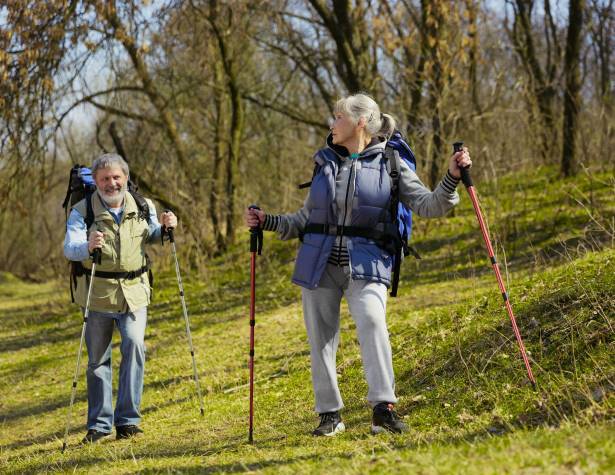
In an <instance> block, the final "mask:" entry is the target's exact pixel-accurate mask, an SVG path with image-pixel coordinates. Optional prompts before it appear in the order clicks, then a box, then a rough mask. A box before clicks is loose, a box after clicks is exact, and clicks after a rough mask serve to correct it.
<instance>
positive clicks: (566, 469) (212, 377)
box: [0, 0, 615, 475]
mask: <svg viewBox="0 0 615 475" xmlns="http://www.w3.org/2000/svg"><path fill="white" fill-rule="evenodd" d="M614 10H615V0H456V1H455V0H381V1H375V0H374V1H371V0H270V1H263V0H254V1H239V0H228V1H216V0H164V1H163V0H161V1H155V2H148V1H144V0H141V1H136V0H134V1H131V0H126V1H114V0H105V1H95V0H44V1H43V0H39V1H34V0H29V1H28V0H0V205H1V206H0V328H2V331H1V332H0V472H2V473H19V474H21V473H39V472H48V471H56V470H57V471H63V472H71V473H77V472H78V473H82V472H96V473H99V472H101V471H104V472H106V473H128V472H139V473H178V472H181V473H220V472H233V473H236V472H244V471H257V470H258V471H263V472H265V473H276V474H277V473H322V471H323V470H327V471H328V472H330V473H343V474H346V473H361V474H364V473H395V472H397V473H425V474H431V473H481V474H482V473H532V474H535V473H541V474H542V473H554V474H561V473H571V474H575V475H578V474H579V473H591V474H594V473H614V472H615V442H614V441H615V436H614V433H615V430H614V428H615V425H614V424H613V421H614V420H615V359H614V358H613V355H614V354H615V338H614V336H615V331H614V328H615V300H614V299H613V295H615V270H614V269H615V264H614V263H615V250H614V245H615V200H614V199H613V196H615V193H614V191H615V175H614V171H615V159H614V154H613V149H614V146H615V111H614V106H615V104H614V100H615V97H614V96H615V89H614V85H613V68H614V65H615V61H614V54H615V53H614V51H613V49H614V41H615V11H614ZM357 91H363V92H366V93H368V94H370V95H372V96H373V97H374V98H375V99H376V100H377V101H378V103H379V104H380V105H381V108H382V110H383V112H386V113H390V114H392V115H394V116H395V117H396V118H397V120H398V123H399V128H400V130H401V131H402V132H403V133H404V135H405V136H406V137H407V140H408V141H409V142H410V144H411V145H412V147H413V149H414V151H415V153H416V156H417V162H418V163H417V165H418V174H419V176H420V177H421V178H422V179H423V181H424V182H425V183H426V184H427V185H429V186H432V187H433V186H434V185H435V184H436V183H437V182H438V180H439V179H440V177H441V176H442V175H443V173H444V172H445V167H446V161H447V157H448V156H449V155H450V154H451V152H452V143H453V142H455V141H458V140H463V141H464V142H465V144H466V145H467V146H468V147H469V148H470V152H471V156H472V159H473V163H474V166H473V168H472V175H473V178H474V183H475V185H476V187H477V190H478V193H479V198H480V203H481V206H482V211H483V214H484V215H485V219H486V222H487V224H488V227H489V231H490V235H491V238H492V241H493V245H494V248H495V253H496V255H497V259H498V262H500V263H501V268H502V272H503V275H504V280H505V282H506V286H507V290H508V291H509V295H510V298H511V301H512V304H513V307H514V309H515V314H516V316H517V322H518V324H519V331H520V333H521V334H522V335H523V338H524V341H525V345H526V348H527V352H528V355H529V358H530V361H531V365H532V368H533V371H534V375H535V377H536V380H537V382H538V384H537V386H536V388H532V387H531V386H530V384H529V381H528V379H527V377H526V372H525V368H524V366H523V362H522V359H521V358H520V357H519V350H518V348H517V344H516V341H515V338H514V336H513V331H512V328H511V326H510V322H509V321H508V317H507V315H506V312H505V310H504V309H503V306H502V300H501V294H500V292H499V289H498V287H497V285H496V283H495V281H494V279H493V275H492V272H491V269H490V265H489V260H488V258H487V255H486V253H485V248H484V244H483V242H482V240H481V235H480V231H479V230H478V226H477V222H476V217H475V215H474V210H473V209H472V205H471V204H470V200H469V199H468V198H467V196H466V193H465V191H464V190H463V189H462V188H463V187H462V185H460V186H459V192H460V195H461V202H460V204H459V206H458V207H456V208H455V210H454V212H453V213H450V214H449V215H447V216H446V217H444V218H441V219H435V220H426V219H418V218H417V219H416V220H415V221H414V230H413V239H412V243H413V245H414V246H415V247H416V248H417V250H418V252H419V253H420V254H421V255H422V257H423V258H422V259H421V260H415V259H413V258H409V259H408V260H407V262H404V265H403V266H402V272H401V283H400V292H399V296H398V297H397V298H391V299H389V300H388V302H387V325H388V329H389V333H390V336H391V346H392V351H393V363H394V370H395V375H396V391H397V393H398V396H399V402H398V405H397V409H398V411H399V413H400V414H401V415H402V417H404V420H405V421H406V422H407V424H408V426H409V428H410V430H409V432H408V433H406V434H402V435H399V436H395V435H390V434H381V435H380V436H378V437H372V436H371V435H370V434H369V429H370V418H369V416H370V414H371V413H370V408H369V406H368V404H367V402H366V400H365V394H366V392H367V387H366V383H365V378H364V375H363V370H362V364H361V359H360V356H359V355H360V350H359V345H358V343H357V341H356V338H355V332H354V331H353V326H354V323H353V321H352V318H351V317H350V316H349V314H348V309H347V306H345V305H344V304H343V305H342V308H341V314H342V315H341V317H342V318H341V330H342V331H341V340H340V348H339V351H338V353H337V362H338V365H337V371H338V376H339V381H340V389H341V392H342V394H343V395H344V401H345V404H346V407H345V409H344V413H343V414H344V420H345V422H346V424H347V431H346V432H345V433H344V434H342V435H341V436H339V437H336V438H335V439H334V440H330V439H329V440H324V441H323V440H322V438H314V437H312V436H311V435H310V433H311V430H312V429H313V428H314V427H315V424H316V422H317V417H316V416H315V414H314V413H313V394H312V391H311V385H310V383H309V381H310V361H309V344H308V342H307V336H306V334H305V329H304V325H303V321H302V318H301V297H300V291H299V288H298V287H297V286H295V285H292V284H291V282H290V275H291V273H292V268H293V262H294V257H295V255H296V249H297V242H296V241H292V242H280V241H278V240H277V239H275V237H274V235H273V234H266V235H265V247H264V251H263V254H262V255H261V256H260V257H259V258H258V261H257V263H258V264H257V305H256V307H257V325H256V328H255V331H256V342H257V343H256V353H255V354H256V356H255V358H256V362H255V377H256V396H255V408H256V409H255V444H254V445H251V444H248V443H247V422H248V419H247V411H248V389H247V388H248V363H247V362H248V341H249V340H248V331H249V326H248V302H249V300H250V299H249V297H250V286H249V269H250V256H249V252H248V249H249V248H248V233H247V232H246V229H245V227H244V226H243V224H242V214H243V210H244V208H245V207H246V206H247V205H249V204H251V203H258V204H259V205H260V206H261V207H262V208H264V209H265V210H266V211H269V212H272V213H283V212H290V211H294V210H296V209H298V208H299V207H300V206H301V205H302V203H303V200H304V198H305V190H298V189H297V184H299V183H303V182H306V181H308V180H309V179H310V177H311V174H312V172H313V162H312V160H311V157H312V156H313V154H314V152H315V151H316V150H317V149H318V148H320V147H322V146H323V145H324V140H325V137H326V135H327V132H328V122H329V119H330V117H331V116H332V109H333V105H334V103H335V101H336V100H337V99H338V98H341V97H344V96H346V95H347V94H349V93H354V92H357ZM103 152H117V153H120V154H121V155H123V156H124V157H125V158H126V159H127V160H128V162H129V164H130V167H131V177H132V179H133V180H134V181H135V182H136V183H138V185H139V187H140V191H141V192H142V193H143V194H144V195H146V196H149V197H151V198H153V199H154V200H155V202H156V205H157V208H158V212H159V213H160V212H161V211H162V210H163V209H165V208H170V209H172V210H174V211H175V212H176V213H177V214H178V216H179V218H180V221H179V227H178V231H177V233H176V237H177V244H178V254H179V262H180V265H181V270H182V277H183V281H184V285H185V289H186V293H185V295H186V298H187V309H188V314H189V315H190V318H191V328H192V338H193V341H194V348H195V351H196V360H197V365H198V372H199V375H200V376H199V379H200V380H201V384H202V388H203V394H204V404H205V410H204V412H203V415H202V416H199V415H198V414H199V411H198V409H199V407H198V406H199V402H198V401H197V396H196V391H195V386H194V383H193V381H192V378H193V376H192V375H193V373H192V371H193V370H192V366H191V364H190V361H191V359H190V357H189V355H188V351H187V349H188V346H187V341H186V338H185V337H184V335H185V334H184V331H185V328H184V322H183V320H182V307H181V306H180V302H179V297H178V295H177V290H178V287H177V281H176V277H175V273H174V266H173V263H172V257H171V252H170V248H169V246H168V245H165V246H164V247H161V246H151V247H150V249H151V255H152V257H153V260H154V270H155V272H156V284H155V294H154V300H153V301H152V304H151V306H150V309H149V315H148V330H147V338H146V344H147V371H146V377H145V389H144V393H143V415H144V418H143V425H142V427H143V428H144V430H145V436H144V437H143V438H141V439H140V440H137V441H109V442H108V443H103V444H96V445H94V446H91V447H90V446H87V447H83V446H80V445H79V441H80V440H81V438H82V437H83V434H84V433H85V420H86V411H87V397H86V390H85V381H84V380H85V378H84V377H83V365H82V371H81V374H79V375H78V376H79V377H78V387H77V389H76V400H75V405H74V407H73V410H74V412H73V416H72V418H71V417H70V416H69V417H68V424H69V426H70V427H69V429H70V430H69V433H68V434H69V439H68V449H67V450H66V452H64V453H61V452H60V448H61V447H62V440H63V437H64V431H65V427H66V426H65V424H66V423H67V409H68V405H69V394H70V386H69V383H70V381H71V377H72V376H73V371H74V368H75V356H76V352H77V348H78V342H79V331H80V329H81V328H82V320H83V319H82V316H81V313H80V309H79V308H78V307H77V306H76V305H74V304H71V303H70V294H69V288H68V271H69V266H68V262H67V261H66V259H65V258H64V256H63V254H62V241H63V238H64V232H65V214H64V213H65V212H64V210H63V209H62V207H61V204H62V201H63V199H64V196H65V193H66V189H67V185H68V176H69V170H70V168H71V167H72V166H73V164H77V163H79V164H86V165H89V164H91V162H92V160H93V159H94V158H96V157H97V156H98V155H100V154H101V153H103ZM112 353H113V357H112V360H113V368H114V369H113V371H117V369H118V363H119V360H120V357H119V356H120V355H119V347H118V345H117V338H116V343H115V344H114V345H113V349H112ZM82 361H83V360H82ZM124 442H125V443H124Z"/></svg>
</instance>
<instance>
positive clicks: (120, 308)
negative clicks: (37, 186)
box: [64, 154, 177, 443]
mask: <svg viewBox="0 0 615 475" xmlns="http://www.w3.org/2000/svg"><path fill="white" fill-rule="evenodd" d="M128 173H129V172H128V164H127V163H126V161H125V160H124V159H123V158H122V157H120V156H119V155H115V154H104V155H102V156H100V157H98V158H97V159H96V160H94V163H93V164H92V175H93V177H94V181H95V182H96V188H97V189H96V191H95V192H94V193H93V194H92V195H91V198H90V202H91V208H90V216H93V223H92V225H91V226H89V229H87V226H86V216H87V213H88V203H87V201H86V200H85V199H84V200H81V201H80V202H78V203H76V204H75V205H74V206H73V208H72V210H71V212H70V215H69V218H68V222H67V226H66V237H65V239H64V255H65V256H66V257H67V258H68V259H70V260H71V261H77V263H76V265H77V267H78V268H79V269H80V270H81V272H78V273H77V275H78V276H79V277H78V278H77V284H76V292H75V301H76V302H77V303H78V304H79V305H80V306H81V307H82V308H84V307H85V305H86V298H87V290H88V284H89V278H90V273H91V261H90V259H89V256H90V254H92V253H93V251H94V250H95V249H97V248H99V249H101V253H102V259H101V263H100V264H99V265H97V266H96V271H95V272H96V274H95V277H94V282H93V285H92V293H91V296H90V307H89V308H90V313H89V317H88V321H87V324H86V334H85V340H86V345H87V349H88V368H87V386H88V421H87V428H88V432H87V434H86V436H85V438H84V439H83V442H84V443H87V442H97V441H99V440H100V439H102V438H103V437H105V436H108V435H109V434H111V432H112V429H113V426H114V425H115V428H116V436H117V438H118V439H125V438H129V437H132V436H135V435H138V434H141V433H142V432H143V431H142V430H141V429H140V428H139V423H140V422H141V414H140V412H139V406H140V404H141V394H142V392H143V369H144V363H145V346H144V341H143V340H144V336H145V324H146V321H147V306H148V304H149V303H150V295H151V287H150V281H149V278H148V272H147V270H148V268H149V266H148V262H147V259H146V255H145V244H147V243H153V242H161V234H162V233H163V230H162V226H161V225H160V222H162V225H163V226H165V227H166V228H174V227H176V225H177V218H176V217H175V215H174V214H173V213H171V212H167V213H162V215H161V217H160V221H158V219H157V218H156V209H155V207H154V204H153V203H152V202H151V201H150V200H148V199H145V203H147V207H146V208H148V213H149V216H148V215H147V214H148V213H145V214H144V213H143V209H140V206H139V200H141V203H143V202H142V200H143V198H142V197H140V196H138V195H135V194H133V193H132V192H130V191H128V189H127V187H128V186H127V185H128ZM141 208H143V205H142V206H141ZM114 326H116V327H117V328H118V330H119V332H120V335H121V339H122V341H121V346H120V351H121V354H122V361H121V364H120V375H119V389H118V394H117V402H116V405H115V411H113V403H112V383H111V381H112V378H111V337H112V334H113V328H114Z"/></svg>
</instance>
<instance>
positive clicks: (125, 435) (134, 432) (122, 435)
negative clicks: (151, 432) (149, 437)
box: [115, 425, 143, 440]
mask: <svg viewBox="0 0 615 475" xmlns="http://www.w3.org/2000/svg"><path fill="white" fill-rule="evenodd" d="M115 434H116V435H115V438H116V439H117V440H120V439H130V438H131V437H136V436H138V435H141V434H143V430H141V429H139V427H138V426H134V425H129V426H119V427H116V428H115Z"/></svg>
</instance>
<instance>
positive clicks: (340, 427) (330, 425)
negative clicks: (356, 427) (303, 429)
mask: <svg viewBox="0 0 615 475" xmlns="http://www.w3.org/2000/svg"><path fill="white" fill-rule="evenodd" d="M345 429H346V427H345V426H344V423H343V422H342V418H341V417H340V412H339V411H334V412H323V413H322V414H320V425H319V426H318V427H317V428H316V429H314V431H313V432H312V435H315V436H316V437H320V436H323V435H324V436H326V437H333V436H334V435H336V434H339V433H340V432H344V430H345Z"/></svg>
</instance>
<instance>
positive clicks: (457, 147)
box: [453, 142, 536, 387]
mask: <svg viewBox="0 0 615 475" xmlns="http://www.w3.org/2000/svg"><path fill="white" fill-rule="evenodd" d="M453 150H454V152H455V153H457V152H461V151H462V150H463V142H455V143H454V144H453ZM460 171H461V181H463V184H464V185H465V187H466V190H468V194H469V195H470V199H471V200H472V205H473V206H474V211H475V212H476V218H477V219H478V225H479V226H480V230H481V232H482V234H483V239H484V241H485V245H486V246H487V252H488V253H489V259H490V260H491V265H492V267H493V272H495V277H496V279H497V281H498V285H499V287H500V292H502V297H503V298H504V304H505V306H506V310H507V311H508V316H509V317H510V323H511V324H512V328H513V332H514V333H515V338H516V339H517V343H518V344H519V350H520V351H521V357H522V358H523V362H524V363H525V369H526V370H527V377H528V378H529V380H530V382H531V383H532V386H533V387H536V379H534V374H533V373H532V368H531V367H530V360H529V359H528V357H527V354H526V352H525V346H524V344H523V339H522V338H521V333H520V332H519V328H518V327H517V321H516V320H515V315H514V314H513V309H512V306H511V304H510V300H509V298H508V293H507V292H506V287H504V282H503V280H502V274H500V268H499V266H498V262H497V260H496V258H495V254H494V252H493V246H492V245H491V240H490V239H489V234H488V233H487V227H486V226H485V220H484V219H483V215H482V213H481V211H480V206H479V204H478V198H477V195H476V190H475V188H474V185H473V184H472V178H471V177H470V170H469V169H468V168H465V167H464V168H461V170H460Z"/></svg>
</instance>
